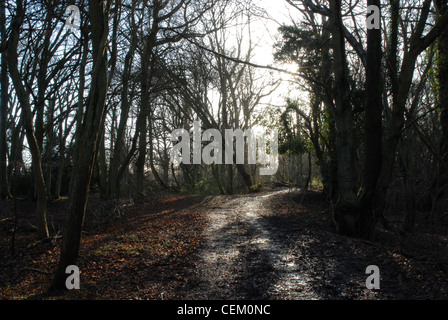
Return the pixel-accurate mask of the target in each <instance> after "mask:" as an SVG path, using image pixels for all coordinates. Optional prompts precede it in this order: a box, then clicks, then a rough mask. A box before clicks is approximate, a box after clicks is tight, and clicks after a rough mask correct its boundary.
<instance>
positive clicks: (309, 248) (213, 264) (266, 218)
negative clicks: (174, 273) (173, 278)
mask: <svg viewBox="0 0 448 320" xmlns="http://www.w3.org/2000/svg"><path fill="white" fill-rule="evenodd" d="M288 192H290V191H289V190H281V191H275V192H271V193H266V194H264V195H260V194H258V195H257V196H253V195H252V196H251V195H245V196H233V197H231V198H226V197H216V198H214V199H213V200H212V202H211V203H209V204H208V206H209V207H210V210H209V211H208V220H209V227H208V228H207V230H206V235H205V244H204V246H203V248H202V249H201V250H200V251H199V252H198V254H197V260H196V261H195V263H194V268H195V270H196V272H195V278H194V279H193V280H192V281H190V283H189V286H188V287H189V290H187V293H186V296H185V297H183V298H186V299H294V300H296V299H307V300H308V299H337V298H344V297H345V298H361V299H362V298H369V299H371V298H376V296H378V295H379V294H380V292H374V291H371V290H368V289H366V287H365V279H366V277H367V275H365V268H366V267H367V265H369V264H371V263H367V262H365V261H363V260H361V259H357V257H356V254H355V253H353V252H352V253H350V252H348V251H347V250H344V252H343V253H342V254H341V250H339V249H338V246H340V245H342V243H339V242H337V240H336V239H335V238H337V237H335V235H334V234H333V233H332V232H331V230H322V231H321V232H320V234H317V233H316V231H315V230H313V231H312V232H309V231H310V230H306V226H303V225H300V224H298V223H297V222H298V221H294V217H292V216H286V217H285V216H278V215H275V214H273V212H272V211H271V210H270V209H269V203H270V202H271V201H273V199H275V197H279V196H281V195H284V194H285V193H288Z"/></svg>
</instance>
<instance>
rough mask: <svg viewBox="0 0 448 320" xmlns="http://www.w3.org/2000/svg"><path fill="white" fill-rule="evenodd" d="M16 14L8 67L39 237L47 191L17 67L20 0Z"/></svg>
mask: <svg viewBox="0 0 448 320" xmlns="http://www.w3.org/2000/svg"><path fill="white" fill-rule="evenodd" d="M16 10H17V16H16V18H15V19H13V21H12V22H11V35H10V39H9V43H8V51H7V55H8V67H9V73H10V76H11V80H12V83H13V85H14V88H15V90H16V93H17V97H18V99H19V104H20V107H21V108H22V117H23V121H24V125H25V134H26V138H27V141H28V145H29V148H30V153H31V158H32V166H33V174H34V183H35V187H36V191H37V206H36V221H37V233H38V238H39V239H44V238H47V237H48V226H47V192H46V187H45V181H44V175H43V171H42V162H41V152H40V149H39V147H38V143H37V139H36V136H35V133H34V127H33V114H32V111H31V105H30V102H29V100H28V95H27V93H26V90H25V87H24V85H23V83H22V78H21V76H20V73H19V69H18V53H17V46H18V41H19V30H20V26H21V24H22V23H23V19H24V17H25V12H24V8H23V3H22V1H21V0H18V1H17V9H16Z"/></svg>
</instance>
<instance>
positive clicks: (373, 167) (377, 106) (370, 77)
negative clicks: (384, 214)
mask: <svg viewBox="0 0 448 320" xmlns="http://www.w3.org/2000/svg"><path fill="white" fill-rule="evenodd" d="M367 4H368V5H375V6H377V7H378V8H380V1H379V0H369V1H367ZM381 58H382V50H381V30H380V29H369V30H367V59H366V60H367V61H366V101H365V122H364V128H365V134H364V145H365V153H364V170H363V186H362V196H361V199H360V201H361V211H360V231H361V236H362V237H364V238H367V239H371V238H372V237H373V233H374V228H375V221H374V216H373V208H372V204H373V203H372V201H373V196H374V192H375V188H376V184H377V180H378V177H379V174H380V171H381V160H382V125H381V121H382V110H383V108H382V99H381V96H382V85H381Z"/></svg>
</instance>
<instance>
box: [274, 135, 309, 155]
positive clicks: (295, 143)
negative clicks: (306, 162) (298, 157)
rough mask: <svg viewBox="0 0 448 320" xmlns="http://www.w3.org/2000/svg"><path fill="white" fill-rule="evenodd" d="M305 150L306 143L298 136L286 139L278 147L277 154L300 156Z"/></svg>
mask: <svg viewBox="0 0 448 320" xmlns="http://www.w3.org/2000/svg"><path fill="white" fill-rule="evenodd" d="M306 150H307V148H306V142H305V141H304V140H303V138H302V137H300V136H297V137H294V138H291V139H287V140H286V141H283V142H282V143H281V144H279V146H278V152H279V153H280V154H285V155H290V154H302V153H304V152H305V151H306Z"/></svg>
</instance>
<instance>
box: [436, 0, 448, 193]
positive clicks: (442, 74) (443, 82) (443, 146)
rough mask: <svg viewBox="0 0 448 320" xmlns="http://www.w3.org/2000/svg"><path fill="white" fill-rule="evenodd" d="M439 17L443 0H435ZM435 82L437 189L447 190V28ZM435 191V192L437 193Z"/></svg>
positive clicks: (444, 11)
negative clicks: (439, 127)
mask: <svg viewBox="0 0 448 320" xmlns="http://www.w3.org/2000/svg"><path fill="white" fill-rule="evenodd" d="M437 9H438V13H439V17H440V16H441V15H442V14H447V12H448V4H447V2H446V1H445V0H437ZM437 50H438V59H437V63H438V65H437V80H438V84H439V88H438V89H439V92H438V94H439V96H438V100H439V106H440V124H441V125H442V139H441V140H440V147H439V148H440V154H441V156H442V160H443V164H442V165H440V166H439V168H440V169H439V173H438V180H439V181H438V183H437V188H438V189H439V190H441V189H445V190H447V189H448V26H446V27H445V29H444V31H443V32H442V34H441V35H440V37H439V39H438V41H437ZM439 190H437V192H439Z"/></svg>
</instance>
